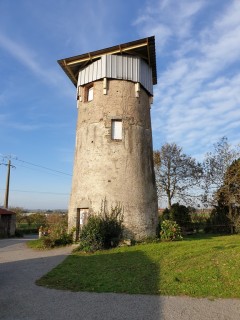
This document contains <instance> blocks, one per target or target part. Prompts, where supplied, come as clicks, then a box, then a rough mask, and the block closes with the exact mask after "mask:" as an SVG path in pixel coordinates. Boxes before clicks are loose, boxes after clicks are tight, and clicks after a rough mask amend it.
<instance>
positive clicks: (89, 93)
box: [85, 85, 93, 102]
mask: <svg viewBox="0 0 240 320" xmlns="http://www.w3.org/2000/svg"><path fill="white" fill-rule="evenodd" d="M92 100H93V85H89V86H86V87H85V102H87V101H92Z"/></svg>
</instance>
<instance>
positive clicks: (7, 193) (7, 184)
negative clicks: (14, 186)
mask: <svg viewBox="0 0 240 320" xmlns="http://www.w3.org/2000/svg"><path fill="white" fill-rule="evenodd" d="M7 166H8V171H7V180H6V191H5V200H4V208H6V209H7V208H8V197H9V182H10V168H11V160H8V164H7Z"/></svg>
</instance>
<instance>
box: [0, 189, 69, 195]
mask: <svg viewBox="0 0 240 320" xmlns="http://www.w3.org/2000/svg"><path fill="white" fill-rule="evenodd" d="M0 190H5V189H2V188H1V189H0ZM11 191H14V192H27V193H42V194H55V195H67V196H69V193H64V192H49V191H34V190H32V191H30V190H17V189H11Z"/></svg>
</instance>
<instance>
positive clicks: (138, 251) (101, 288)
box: [37, 235, 240, 298]
mask: <svg viewBox="0 0 240 320" xmlns="http://www.w3.org/2000/svg"><path fill="white" fill-rule="evenodd" d="M37 284H38V285H42V286H47V287H51V288H57V289H65V290H72V291H90V292H119V293H130V294H153V295H187V296H193V297H210V298H214V297H221V298H223V297H224V298H240V235H232V236H210V235H205V236H204V235H203V236H201V237H191V238H190V237H189V238H188V239H186V240H183V241H178V242H160V243H152V244H141V245H136V246H133V247H121V248H116V249H112V250H108V251H101V252H96V253H94V254H84V253H79V252H78V253H73V254H72V255H71V256H69V257H68V258H67V259H66V260H65V261H64V262H63V263H62V264H60V265H59V266H57V267H56V268H54V269H53V270H52V271H50V272H49V273H48V274H46V275H45V276H43V277H42V278H41V279H39V280H38V281H37Z"/></svg>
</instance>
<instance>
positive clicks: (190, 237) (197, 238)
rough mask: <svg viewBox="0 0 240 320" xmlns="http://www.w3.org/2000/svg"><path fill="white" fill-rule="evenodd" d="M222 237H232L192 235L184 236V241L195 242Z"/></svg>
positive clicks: (204, 234) (210, 234)
mask: <svg viewBox="0 0 240 320" xmlns="http://www.w3.org/2000/svg"><path fill="white" fill-rule="evenodd" d="M221 236H230V234H218V233H195V234H192V235H188V236H184V237H183V240H185V241H194V240H198V241H199V240H209V239H214V238H217V237H221Z"/></svg>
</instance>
